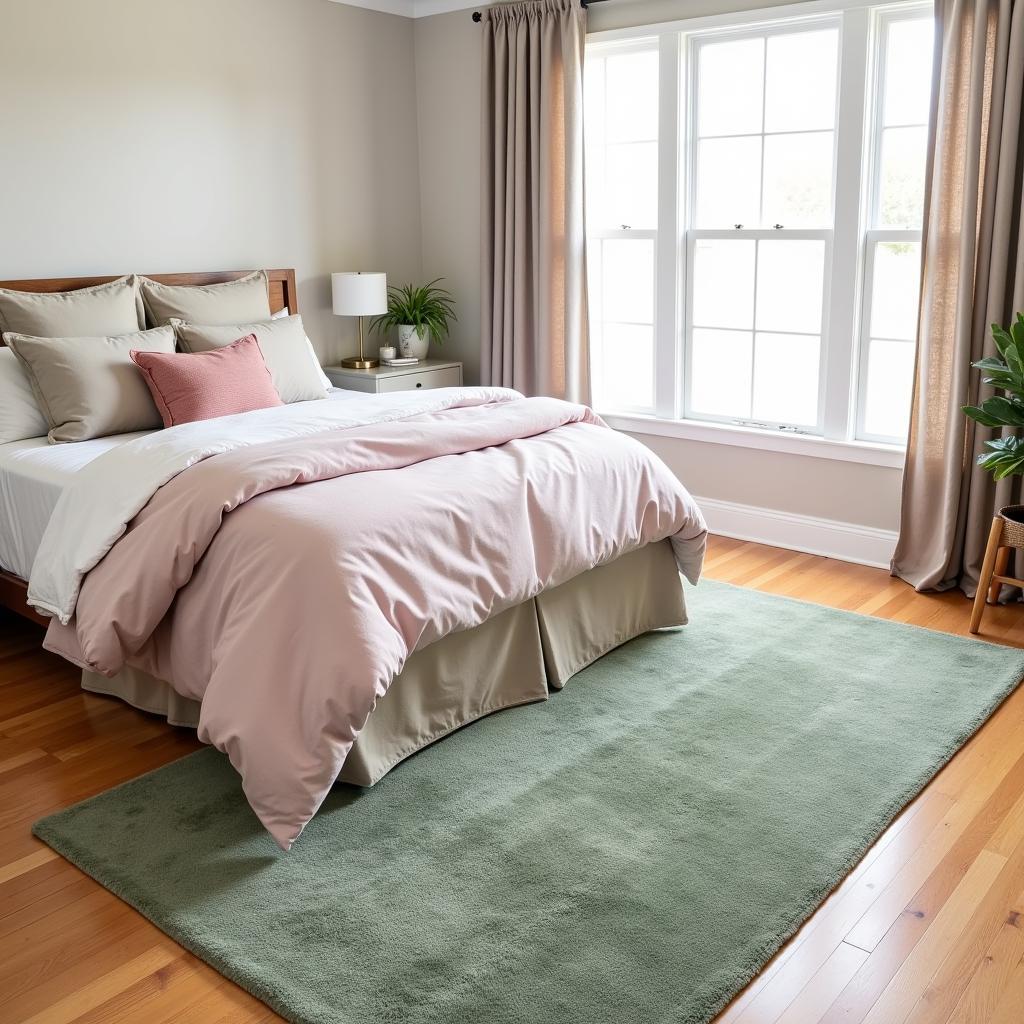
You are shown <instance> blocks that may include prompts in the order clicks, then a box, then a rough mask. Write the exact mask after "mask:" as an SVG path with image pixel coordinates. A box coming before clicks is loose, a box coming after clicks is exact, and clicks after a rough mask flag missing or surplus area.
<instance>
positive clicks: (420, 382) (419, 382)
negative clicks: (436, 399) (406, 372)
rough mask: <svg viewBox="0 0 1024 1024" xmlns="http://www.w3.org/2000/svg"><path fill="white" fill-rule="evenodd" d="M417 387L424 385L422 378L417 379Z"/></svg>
mask: <svg viewBox="0 0 1024 1024" xmlns="http://www.w3.org/2000/svg"><path fill="white" fill-rule="evenodd" d="M416 387H418V388H421V387H423V381H421V380H418V381H416Z"/></svg>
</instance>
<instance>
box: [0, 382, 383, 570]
mask: <svg viewBox="0 0 1024 1024" xmlns="http://www.w3.org/2000/svg"><path fill="white" fill-rule="evenodd" d="M328 397H329V398H331V399H335V400H339V399H340V400H345V399H349V398H360V397H363V396H362V395H360V393H359V392H358V391H343V390H342V389H340V388H335V389H333V390H332V391H331V392H330V394H329V395H328ZM145 433H146V431H143V432H140V433H135V434H115V435H114V436H112V437H98V438H95V439H93V440H92V441H76V442H74V443H73V444H50V443H49V442H48V441H47V440H46V438H45V437H33V438H29V439H28V440H27V441H12V442H10V443H8V444H0V569H4V570H6V571H7V572H10V573H13V574H14V575H15V576H19V577H21V579H23V580H27V579H28V577H29V574H30V573H31V571H32V563H33V561H35V557H36V552H37V551H38V550H39V543H40V541H41V540H42V537H43V531H44V530H45V529H46V524H47V523H48V522H49V521H50V516H51V514H52V513H53V509H54V507H55V506H56V504H57V499H58V498H59V497H60V494H61V491H62V490H63V489H64V487H65V486H66V485H67V483H68V481H69V480H70V479H71V477H73V476H74V475H75V473H77V472H78V471H79V470H80V469H82V468H83V467H85V466H87V465H88V464H89V463H90V462H92V461H93V459H97V458H99V457H100V456H101V455H103V454H104V453H105V452H109V451H110V450H111V449H112V448H116V447H117V446H118V445H122V444H124V443H125V442H126V441H131V440H132V439H133V438H136V437H142V436H144V434H145Z"/></svg>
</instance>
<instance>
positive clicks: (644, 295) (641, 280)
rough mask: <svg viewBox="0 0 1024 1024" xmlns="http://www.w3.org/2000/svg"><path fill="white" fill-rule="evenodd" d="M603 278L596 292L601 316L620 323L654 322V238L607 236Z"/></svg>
mask: <svg viewBox="0 0 1024 1024" xmlns="http://www.w3.org/2000/svg"><path fill="white" fill-rule="evenodd" d="M601 249H602V255H601V269H602V273H601V282H600V284H599V285H598V288H599V294H598V295H596V296H594V298H595V299H596V301H597V303H598V304H599V308H600V310H601V319H602V320H604V321H606V322H607V321H609V320H615V321H618V322H620V323H634V324H636V323H639V324H650V323H653V322H654V242H653V241H652V240H651V239H649V238H638V239H618V238H609V239H605V240H604V241H603V242H602V244H601Z"/></svg>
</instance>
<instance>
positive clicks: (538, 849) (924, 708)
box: [35, 582, 1024, 1024]
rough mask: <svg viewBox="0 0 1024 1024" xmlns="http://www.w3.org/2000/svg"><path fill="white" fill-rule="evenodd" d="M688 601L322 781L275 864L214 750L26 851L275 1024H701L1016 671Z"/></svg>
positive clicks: (877, 633)
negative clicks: (67, 872) (175, 947)
mask: <svg viewBox="0 0 1024 1024" xmlns="http://www.w3.org/2000/svg"><path fill="white" fill-rule="evenodd" d="M687 597H688V600H689V601H690V605H691V623H690V625H689V626H688V627H686V628H685V629H682V630H677V631H674V632H666V633H659V634H654V635H649V636H646V637H641V638H640V639H638V640H634V641H633V642H632V643H629V644H627V645H626V646H624V647H620V648H619V649H618V650H616V651H613V652H612V653H611V654H608V655H606V656H605V657H604V658H602V659H601V660H600V661H598V662H597V663H596V664H595V665H593V666H591V667H590V668H589V669H587V670H586V671H584V672H583V673H581V674H580V675H578V676H577V677H575V678H574V679H573V680H571V681H570V682H569V684H568V685H567V687H566V688H565V690H564V691H562V692H561V693H557V694H554V695H553V696H552V697H551V699H550V700H549V701H547V702H545V703H542V704H534V705H531V706H528V707H523V708H518V709H514V710H511V711H505V712H502V713H500V714H498V715H494V716H492V717H491V718H488V719H486V720H484V721H482V722H479V723H477V724H475V725H473V726H470V727H469V728H467V729H464V730H462V731H461V732H459V733H457V734H455V735H454V736H451V737H450V738H448V739H446V740H445V741H443V742H442V743H439V744H437V745H435V746H434V747H431V748H430V749H428V750H426V751H424V752H422V753H421V754H418V755H417V756H415V757H413V758H412V759H410V760H409V761H407V762H406V763H405V764H404V765H402V766H400V767H399V768H397V769H396V770H395V771H393V772H392V773H391V774H390V775H388V776H387V777H386V778H385V779H384V780H383V781H382V782H380V783H379V784H378V785H376V786H375V787H374V788H373V789H372V790H366V791H359V790H355V789H352V788H348V787H339V788H338V789H337V790H336V791H335V792H334V794H333V795H332V796H331V797H330V798H329V799H328V801H327V803H326V804H325V805H324V807H323V809H322V810H321V811H320V813H319V814H318V815H317V816H316V818H315V819H314V820H313V822H312V823H311V824H310V825H309V826H308V827H307V829H306V831H305V833H304V834H303V836H302V838H301V839H300V840H299V842H298V843H297V844H296V846H295V848H294V849H293V851H292V852H291V853H290V854H283V853H281V852H279V851H278V849H277V847H276V846H274V844H273V842H272V841H271V839H270V837H269V836H268V835H266V834H265V833H264V832H263V831H262V829H261V828H260V826H259V824H258V823H257V821H256V819H255V818H254V817H253V815H252V813H251V811H250V810H249V808H248V806H247V804H246V802H245V800H244V798H243V796H242V793H241V789H240V787H239V785H238V779H237V777H236V775H235V774H234V772H233V771H232V769H231V768H230V766H229V765H228V763H227V761H226V759H225V758H223V757H222V756H221V755H219V754H217V753H215V752H214V751H212V750H206V751H201V752H200V753H197V754H193V755H191V756H189V757H186V758H184V759H183V760H181V761H178V762H176V763H175V764H171V765H168V766H167V767H165V768H161V769H159V770H158V771H155V772H152V773H151V774H149V775H145V776H143V777H141V778H139V779H136V780H135V781H133V782H129V783H128V784H126V785H124V786H121V787H119V788H118V789H114V790H111V791H110V792H107V793H104V794H102V795H101V796H98V797H96V798H94V799H92V800H88V801H86V802H84V803H81V804H78V805H77V806H75V807H72V808H70V809H69V810H66V811H62V812H61V813H59V814H55V815H53V816H51V817H49V818H45V819H43V820H42V821H40V822H38V823H37V824H36V826H35V833H36V835H38V836H39V837H40V838H42V839H43V840H44V841H45V842H47V843H49V844H50V845H51V846H52V847H54V849H56V850H58V851H60V852H61V853H62V854H64V856H65V857H67V858H68V859H69V860H71V861H73V862H74V863H75V864H77V865H78V866H79V867H81V868H82V869H83V870H84V871H86V872H88V873H89V874H90V875H92V876H93V877H94V878H96V879H97V880H98V881H100V882H101V883H102V884H103V885H105V886H107V887H108V888H109V889H112V890H113V891H114V892H115V893H117V894H118V895H119V896H121V897H122V898H123V899H125V900H127V901H128V902H129V903H130V904H131V905H132V906H134V907H136V908H138V910H140V911H141V912H142V913H143V914H145V915H146V916H147V917H148V918H150V919H151V920H152V921H153V922H155V923H156V924H157V925H158V926H159V927H160V928H161V929H163V930H164V931H165V932H167V933H168V934H169V935H171V936H173V937H174V938H175V939H177V940H178V941H179V942H180V943H181V944H182V945H184V946H186V947H188V949H190V950H192V951H193V952H194V953H196V954H197V955H198V956H200V957H202V958H203V959H204V960H206V961H208V962H209V963H210V964H212V965H213V966H214V967H216V968H217V969H218V970H219V971H221V972H223V973H224V974H226V975H227V976H228V977H230V978H233V979H234V980H235V981H237V982H238V983H239V984H240V985H242V986H243V987H244V988H246V989H248V990H249V991H250V992H252V993H254V994H255V995H256V996H258V997H259V998H260V999H263V1000H265V1001H266V1002H267V1003H269V1004H270V1005H271V1006H272V1007H274V1009H276V1010H277V1011H279V1012H280V1013H281V1014H282V1015H283V1016H285V1017H286V1018H288V1019H290V1020H294V1021H303V1022H316V1024H340V1022H345V1024H348V1022H352V1024H391V1022H403V1024H405V1022H416V1024H422V1022H431V1024H442V1022H443V1024H505V1022H516V1024H520V1022H523V1024H525V1022H531V1024H603V1022H609V1024H611V1022H615V1024H622V1022H637V1024H641V1022H642V1024H655V1022H658V1024H660V1022H668V1021H672V1022H698V1021H700V1022H703V1021H707V1020H709V1019H710V1018H711V1017H712V1016H714V1014H715V1013H716V1011H717V1010H719V1009H720V1008H721V1007H722V1006H723V1005H724V1004H725V1003H726V1002H727V1001H728V1000H729V998H730V997H731V996H732V995H733V994H734V993H735V992H736V991H738V990H739V989H740V988H741V987H742V986H743V985H744V983H745V982H746V981H747V980H748V979H749V978H750V977H751V976H752V975H754V974H755V973H756V972H757V971H758V970H759V969H760V968H761V967H762V966H763V964H764V963H765V962H766V961H767V960H768V959H769V957H770V956H771V954H772V953H773V952H774V951H775V950H776V949H778V947H779V946H780V945H781V944H782V942H783V941H784V940H785V939H786V938H787V937H788V936H789V935H791V934H792V933H793V932H794V931H795V929H796V928H797V927H798V926H799V925H800V924H801V922H802V921H804V920H805V918H807V917H808V916H809V915H810V914H811V912H812V911H813V910H814V909H815V908H816V907H817V906H818V904H819V903H820V902H821V901H822V900H823V899H824V897H825V896H826V895H827V893H828V892H829V890H830V889H832V888H833V887H834V886H835V885H836V883H837V882H838V881H839V880H840V879H841V878H842V877H843V876H844V875H845V874H846V873H847V871H848V870H849V869H850V868H851V867H852V866H853V865H854V864H855V863H856V861H857V860H858V859H859V858H860V857H861V855H862V854H863V853H864V851H865V850H866V849H867V848H868V846H869V845H870V844H871V843H872V841H873V840H874V839H875V838H876V837H877V836H878V835H879V833H881V831H882V830H883V829H884V828H885V827H886V825H888V824H889V822H890V821H891V820H892V819H893V817H894V816H895V815H896V814H897V812H898V811H899V810H900V809H901V808H902V807H903V806H904V805H905V804H906V803H907V802H908V801H909V800H910V799H911V798H912V797H913V796H914V795H915V794H916V793H917V792H918V791H919V790H920V789H921V788H922V787H923V786H924V785H925V783H926V782H927V781H928V780H929V779H930V778H931V776H932V775H933V774H934V773H935V772H936V770H937V769H938V768H939V767H940V766H941V765H942V764H943V763H944V762H945V761H946V760H948V758H949V757H950V756H952V754H953V753H954V752H955V751H956V750H957V748H958V747H960V746H961V744H963V743H964V741H965V740H966V739H967V738H968V737H969V736H970V735H971V733H972V732H974V730H975V729H976V728H977V727H978V726H979V725H981V723H982V722H984V721H985V719H986V718H987V717H988V716H989V715H990V714H991V712H992V711H993V710H994V709H995V707H996V706H997V705H998V704H999V702H1000V701H1001V700H1002V699H1003V698H1004V697H1005V696H1006V695H1007V694H1008V693H1009V692H1010V691H1011V690H1012V689H1013V688H1014V686H1015V685H1016V683H1017V681H1018V679H1019V678H1020V677H1021V675H1022V674H1024V653H1022V652H1020V651H1016V650H1008V649H1006V648H1002V647H996V646H992V645H989V644H986V643H982V642H976V641H969V640H963V639H958V638H955V637H950V636H945V635H942V634H939V633H933V632H928V631H925V630H922V629H916V628H914V627H909V626H901V625H896V624H893V623H887V622H882V621H879V620H877V619H870V618H865V617H862V616H856V615H850V614H847V613H844V612H837V611H832V610H829V609H826V608H821V607H817V606H814V605H809V604H803V603H800V602H795V601H788V600H785V599H782V598H775V597H770V596H767V595H763V594H759V593H755V592H753V591H747V590H741V589H737V588H735V587H730V586H726V585H724V584H715V583H710V582H704V583H701V584H700V586H699V587H698V588H697V589H696V590H693V589H692V588H688V590H687Z"/></svg>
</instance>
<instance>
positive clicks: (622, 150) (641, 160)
mask: <svg viewBox="0 0 1024 1024" xmlns="http://www.w3.org/2000/svg"><path fill="white" fill-rule="evenodd" d="M605 153H606V154H607V155H606V161H607V162H606V164H605V175H606V177H605V183H604V189H603V193H604V194H603V196H601V199H602V200H603V203H602V206H603V208H600V209H596V210H595V211H594V212H595V217H596V219H595V226H597V225H600V226H602V227H620V226H621V225H623V224H626V225H629V227H633V228H655V227H657V226H658V144H657V143H656V142H625V143H616V144H614V145H610V146H608V148H607V149H606V150H605ZM599 195H600V193H599ZM595 205H596V202H595Z"/></svg>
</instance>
